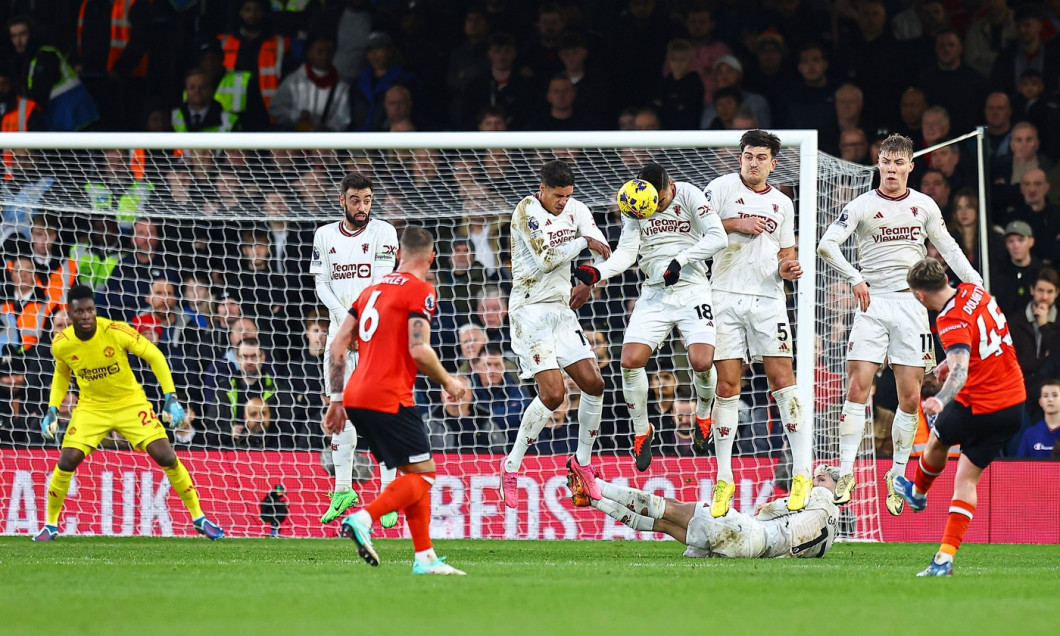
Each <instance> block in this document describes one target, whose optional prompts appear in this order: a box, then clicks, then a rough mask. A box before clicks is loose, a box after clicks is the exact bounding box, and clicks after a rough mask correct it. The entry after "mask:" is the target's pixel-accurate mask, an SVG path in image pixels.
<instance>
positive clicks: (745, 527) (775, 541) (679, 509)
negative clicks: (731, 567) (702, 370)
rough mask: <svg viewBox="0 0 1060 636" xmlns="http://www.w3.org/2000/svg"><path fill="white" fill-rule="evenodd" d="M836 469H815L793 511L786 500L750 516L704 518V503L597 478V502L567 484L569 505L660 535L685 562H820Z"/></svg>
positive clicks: (576, 484)
mask: <svg viewBox="0 0 1060 636" xmlns="http://www.w3.org/2000/svg"><path fill="white" fill-rule="evenodd" d="M838 476H839V470H837V469H836V468H834V467H832V466H824V465H821V466H818V467H817V470H816V471H815V472H814V477H813V485H814V488H813V489H812V490H811V491H810V499H809V501H808V502H806V505H804V506H803V507H802V508H801V509H800V510H798V511H793V510H791V509H790V507H789V506H788V502H787V498H786V497H782V498H780V499H774V500H773V501H771V502H769V503H767V504H763V505H762V506H760V507H759V509H758V510H757V511H756V512H755V514H754V515H753V516H752V515H746V514H743V513H741V512H738V511H736V510H729V511H728V512H726V513H725V516H723V517H718V518H715V517H713V516H711V515H710V513H709V512H708V508H709V507H710V505H711V504H710V503H709V502H703V503H683V502H681V501H678V500H677V499H664V498H662V497H660V496H658V495H653V494H651V493H647V492H644V491H643V490H636V489H633V488H626V487H625V486H619V485H617V484H612V483H608V482H606V481H603V480H602V479H597V480H596V482H597V485H598V487H599V489H600V491H601V492H602V493H603V498H601V499H592V498H590V497H589V494H588V488H586V487H585V484H584V483H583V482H582V481H581V479H580V478H579V477H578V476H577V475H574V474H573V473H572V474H571V475H570V476H568V481H567V485H568V486H569V487H570V489H571V492H572V493H573V496H572V497H571V499H572V501H573V503H574V505H575V506H592V507H593V508H596V509H597V510H599V511H600V512H602V513H604V514H606V515H607V516H609V517H611V518H612V519H615V520H616V521H620V522H622V523H624V524H625V525H627V526H629V527H630V528H633V529H634V530H644V531H652V532H665V533H666V534H668V535H670V536H671V537H673V538H675V539H677V540H678V541H680V542H681V543H683V544H685V546H687V547H686V549H685V556H687V557H725V558H729V559H759V558H783V557H802V558H809V557H822V556H824V555H825V553H826V552H828V549H829V548H831V547H832V543H833V542H834V541H835V538H836V534H837V529H838V523H839V509H838V508H836V506H835V504H834V503H833V502H832V498H833V497H834V493H835V479H836V477H838Z"/></svg>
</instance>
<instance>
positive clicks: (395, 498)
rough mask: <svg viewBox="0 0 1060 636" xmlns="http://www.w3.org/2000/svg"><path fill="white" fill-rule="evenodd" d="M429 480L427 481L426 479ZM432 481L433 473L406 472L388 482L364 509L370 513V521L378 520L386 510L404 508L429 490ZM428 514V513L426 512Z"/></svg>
mask: <svg viewBox="0 0 1060 636" xmlns="http://www.w3.org/2000/svg"><path fill="white" fill-rule="evenodd" d="M428 480H429V481H428ZM433 483H434V473H408V474H405V475H402V476H400V477H398V478H397V479H395V480H394V481H392V482H390V483H389V484H388V485H387V487H386V488H384V489H383V492H381V493H379V496H378V497H376V498H375V501H373V502H372V503H370V504H368V505H367V506H365V507H364V509H365V510H366V511H367V512H368V514H370V515H372V521H373V522H375V521H379V517H382V516H383V515H385V514H386V513H388V512H391V511H393V510H405V509H406V508H408V507H409V506H411V505H413V504H414V503H416V502H417V501H419V500H420V498H421V497H423V495H424V494H426V493H428V492H430V490H431V484H433ZM428 515H429V513H428Z"/></svg>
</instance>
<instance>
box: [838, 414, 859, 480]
mask: <svg viewBox="0 0 1060 636" xmlns="http://www.w3.org/2000/svg"><path fill="white" fill-rule="evenodd" d="M864 436H865V405H864V404H860V403H858V402H851V401H849V400H847V401H846V402H844V403H843V413H842V414H841V415H840V416H839V474H840V475H853V474H854V460H855V459H857V457H858V447H859V446H861V438H862V437H864Z"/></svg>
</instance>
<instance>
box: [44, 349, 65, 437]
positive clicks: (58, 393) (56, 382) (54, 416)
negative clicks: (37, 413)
mask: <svg viewBox="0 0 1060 636" xmlns="http://www.w3.org/2000/svg"><path fill="white" fill-rule="evenodd" d="M69 390H70V367H68V366H67V365H66V363H65V362H63V361H62V360H59V359H58V358H56V359H55V372H54V373H53V374H52V390H51V394H50V395H49V396H48V412H47V413H45V415H44V419H43V420H41V425H40V432H41V435H43V436H44V439H55V434H56V433H57V432H58V430H59V405H60V404H62V403H63V400H64V399H66V392H67V391H69Z"/></svg>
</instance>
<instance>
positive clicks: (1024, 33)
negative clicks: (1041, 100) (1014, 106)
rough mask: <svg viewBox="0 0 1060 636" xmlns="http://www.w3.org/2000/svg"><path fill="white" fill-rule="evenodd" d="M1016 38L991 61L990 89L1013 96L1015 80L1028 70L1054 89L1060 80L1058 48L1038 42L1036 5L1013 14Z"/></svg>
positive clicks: (1040, 20)
mask: <svg viewBox="0 0 1060 636" xmlns="http://www.w3.org/2000/svg"><path fill="white" fill-rule="evenodd" d="M1013 17H1014V19H1015V22H1016V38H1015V39H1014V40H1013V41H1012V42H1010V43H1009V44H1008V46H1006V47H1004V48H1003V49H1002V50H1001V52H1000V53H999V54H998V56H997V59H996V60H994V66H993V69H992V70H991V73H990V86H991V88H993V89H994V90H996V91H1003V92H1005V93H1008V94H1009V95H1015V94H1016V92H1017V90H1018V89H1019V77H1020V74H1021V73H1023V71H1025V70H1027V69H1028V68H1034V69H1037V70H1038V71H1039V72H1041V74H1042V78H1043V79H1044V80H1045V85H1046V86H1056V80H1057V77H1058V76H1060V48H1058V47H1060V44H1058V43H1057V42H1055V41H1051V42H1045V41H1043V40H1042V26H1043V16H1042V10H1041V8H1039V6H1038V5H1037V4H1023V5H1020V6H1019V8H1017V9H1016V11H1015V14H1014V16H1013Z"/></svg>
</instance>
